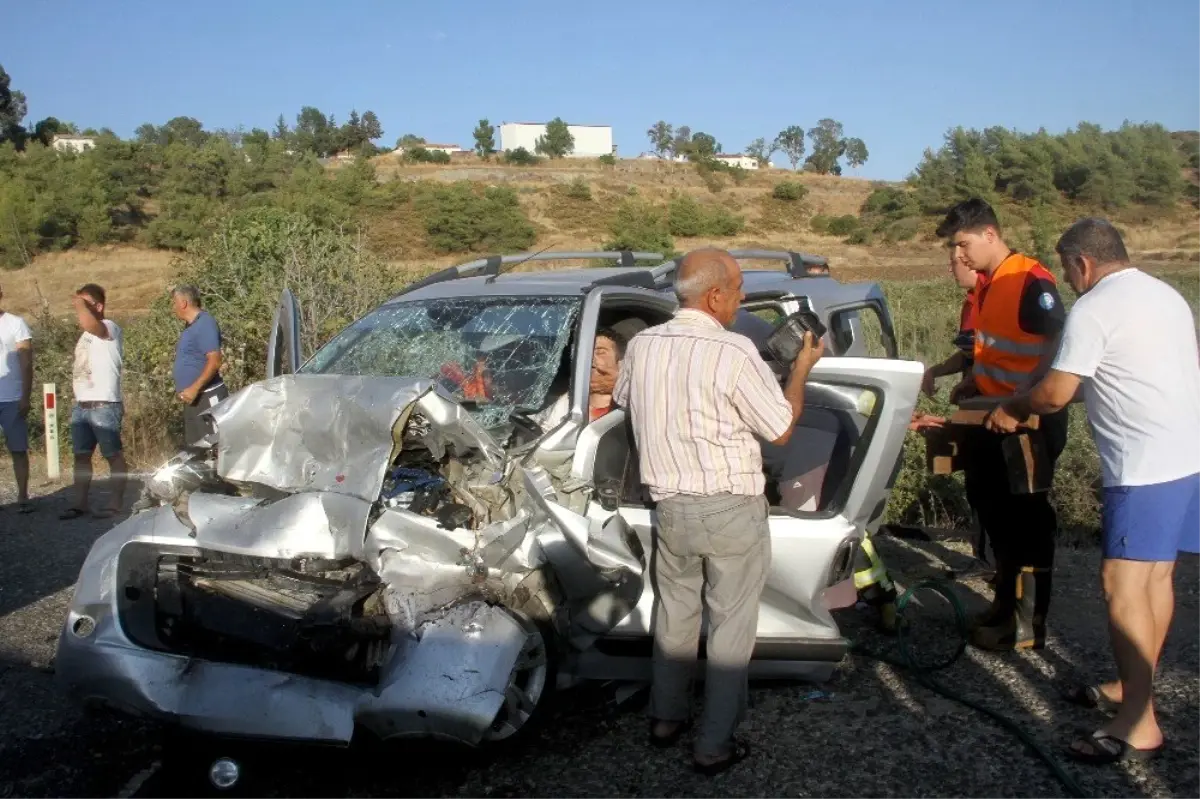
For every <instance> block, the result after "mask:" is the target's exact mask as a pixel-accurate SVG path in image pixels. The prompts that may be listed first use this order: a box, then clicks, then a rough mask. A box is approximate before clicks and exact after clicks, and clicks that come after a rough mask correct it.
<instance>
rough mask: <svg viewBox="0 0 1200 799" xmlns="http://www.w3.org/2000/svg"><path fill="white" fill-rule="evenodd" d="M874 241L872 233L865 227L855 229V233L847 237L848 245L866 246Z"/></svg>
mask: <svg viewBox="0 0 1200 799" xmlns="http://www.w3.org/2000/svg"><path fill="white" fill-rule="evenodd" d="M871 241H872V237H871V231H870V230H868V229H867V228H865V227H860V228H855V229H854V232H853V233H851V234H850V235H849V236H847V237H846V243H847V244H860V245H863V246H866V245H868V244H870V243H871Z"/></svg>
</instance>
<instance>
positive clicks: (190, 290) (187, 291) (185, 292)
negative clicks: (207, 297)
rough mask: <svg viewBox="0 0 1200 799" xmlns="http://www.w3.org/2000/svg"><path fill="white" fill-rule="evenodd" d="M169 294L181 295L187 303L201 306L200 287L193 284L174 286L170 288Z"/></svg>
mask: <svg viewBox="0 0 1200 799" xmlns="http://www.w3.org/2000/svg"><path fill="white" fill-rule="evenodd" d="M171 296H173V297H183V299H184V300H186V301H187V304H188V305H194V306H196V307H197V308H200V307H202V306H201V305H200V289H198V288H196V287H195V286H176V287H175V288H173V289H171Z"/></svg>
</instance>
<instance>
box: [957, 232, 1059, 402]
mask: <svg viewBox="0 0 1200 799" xmlns="http://www.w3.org/2000/svg"><path fill="white" fill-rule="evenodd" d="M1039 266H1041V264H1039V263H1038V262H1037V261H1036V260H1034V259H1033V258H1029V257H1026V256H1024V255H1021V254H1020V253H1013V254H1012V255H1010V256H1009V257H1008V258H1005V259H1004V261H1003V263H1001V264H1000V266H999V267H998V268H997V269H996V271H995V272H993V273H992V276H991V278H989V280H988V286H987V289H986V292H985V293H984V295H983V301H982V302H981V303H980V305H979V309H978V316H977V317H976V321H975V362H974V364H973V366H972V370H971V371H972V375H974V377H975V385H976V386H977V387H978V389H979V393H981V394H983V395H984V396H1005V395H1009V394H1012V393H1014V392H1015V391H1016V390H1017V389H1018V388H1019V387H1020V386H1021V385H1022V384H1023V383H1025V382H1026V381H1027V380H1028V379H1029V376H1030V375H1031V374H1032V373H1033V372H1034V370H1035V369H1037V367H1038V364H1039V363H1040V362H1041V359H1042V356H1043V355H1045V353H1046V352H1047V350H1048V349H1049V348H1050V342H1049V341H1048V340H1047V339H1046V337H1045V336H1040V335H1035V334H1033V333H1027V332H1025V331H1024V330H1022V329H1021V324H1020V316H1021V297H1022V295H1023V294H1024V293H1025V285H1026V283H1027V281H1028V279H1029V273H1030V271H1032V270H1033V269H1035V268H1037V267H1039ZM1043 271H1044V267H1043ZM1046 274H1047V279H1049V280H1050V281H1051V282H1054V276H1053V275H1050V274H1049V272H1047V273H1046Z"/></svg>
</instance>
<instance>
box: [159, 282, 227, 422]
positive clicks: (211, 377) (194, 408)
mask: <svg viewBox="0 0 1200 799" xmlns="http://www.w3.org/2000/svg"><path fill="white" fill-rule="evenodd" d="M171 306H172V309H173V310H174V311H175V316H177V317H179V319H181V320H182V321H183V323H184V325H185V327H184V328H183V333H182V334H180V336H179V343H178V344H177V345H176V347H175V366H174V369H173V374H174V378H175V393H176V396H177V397H178V398H179V401H180V402H182V403H183V443H184V446H191V445H193V444H195V442H197V441H199V440H200V439H202V438H204V436H206V435H208V434H209V433H210V432H212V428H211V427H210V424H209V422H208V420H207V418H206V417H202V416H201V415H200V414H201V413H202V412H203V411H205V410H207V409H208V408H211V407H212V406H213V405H216V404H217V403H218V402H220V401H221V400H223V399H225V398H226V397H228V396H229V389H227V388H226V387H225V382H224V381H223V380H222V379H221V330H220V328H219V327H217V320H215V319H213V318H212V316H211V315H210V314H209V313H208V312H207V311H204V310H202V309H201V307H200V291H199V290H198V289H197V288H196V287H195V286H178V287H176V288H175V289H174V290H172V292H171Z"/></svg>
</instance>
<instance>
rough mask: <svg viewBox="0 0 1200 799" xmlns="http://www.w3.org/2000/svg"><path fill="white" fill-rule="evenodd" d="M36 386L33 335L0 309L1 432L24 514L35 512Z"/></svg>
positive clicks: (18, 320) (18, 501)
mask: <svg viewBox="0 0 1200 799" xmlns="http://www.w3.org/2000/svg"><path fill="white" fill-rule="evenodd" d="M3 299H4V292H3V291H0V300H3ZM32 386H33V333H31V332H30V331H29V325H27V324H25V320H24V319H22V318H21V317H19V316H16V315H14V314H11V313H7V312H5V311H4V310H3V309H0V432H3V433H4V443H5V444H7V445H8V452H9V455H11V456H12V465H13V475H14V476H15V477H16V479H17V510H18V511H19V512H20V513H31V512H32V511H33V506H32V505H30V504H29V425H28V424H27V423H26V421H25V417H26V415H27V414H28V413H29V392H30V390H31V388H32Z"/></svg>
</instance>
